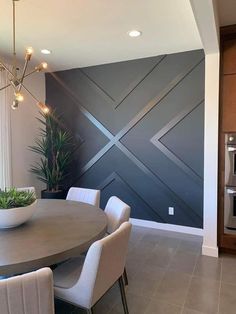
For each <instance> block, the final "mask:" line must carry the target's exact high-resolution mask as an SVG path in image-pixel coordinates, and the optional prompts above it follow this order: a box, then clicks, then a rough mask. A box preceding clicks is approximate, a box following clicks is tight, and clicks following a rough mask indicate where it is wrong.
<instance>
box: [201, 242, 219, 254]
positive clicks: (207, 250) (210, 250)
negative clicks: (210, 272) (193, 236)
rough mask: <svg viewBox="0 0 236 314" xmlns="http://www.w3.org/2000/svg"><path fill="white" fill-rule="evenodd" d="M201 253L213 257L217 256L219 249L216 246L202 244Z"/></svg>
mask: <svg viewBox="0 0 236 314" xmlns="http://www.w3.org/2000/svg"><path fill="white" fill-rule="evenodd" d="M202 255H207V256H213V257H219V249H218V247H217V246H216V247H213V246H206V245H203V246H202Z"/></svg>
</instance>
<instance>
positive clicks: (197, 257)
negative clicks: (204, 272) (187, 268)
mask: <svg viewBox="0 0 236 314" xmlns="http://www.w3.org/2000/svg"><path fill="white" fill-rule="evenodd" d="M198 260H199V255H196V261H195V265H194V267H193V271H192V273H191V276H190V280H189V285H188V288H187V291H186V296H185V300H184V304H183V306H182V310H181V313H180V314H183V313H184V308H185V304H186V301H187V296H188V293H189V290H190V286H191V283H192V279H193V277H194V272H195V270H196V267H197V263H198Z"/></svg>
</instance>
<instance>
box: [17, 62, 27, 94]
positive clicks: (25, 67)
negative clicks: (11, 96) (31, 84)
mask: <svg viewBox="0 0 236 314" xmlns="http://www.w3.org/2000/svg"><path fill="white" fill-rule="evenodd" d="M28 62H29V61H28V60H25V64H24V68H23V71H22V76H21V78H20V80H19V81H20V84H19V85H18V86H17V91H18V92H20V91H21V88H22V83H23V81H24V78H25V72H26V69H27V65H28Z"/></svg>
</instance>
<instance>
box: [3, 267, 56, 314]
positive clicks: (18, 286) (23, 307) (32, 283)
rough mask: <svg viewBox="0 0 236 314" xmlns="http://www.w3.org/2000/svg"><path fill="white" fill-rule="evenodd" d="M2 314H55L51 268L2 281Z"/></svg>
mask: <svg viewBox="0 0 236 314" xmlns="http://www.w3.org/2000/svg"><path fill="white" fill-rule="evenodd" d="M0 307H1V309H0V313H1V314H54V296H53V277H52V271H51V269H50V268H42V269H40V270H37V271H34V272H31V273H28V274H24V275H20V276H15V277H11V278H8V279H3V280H0Z"/></svg>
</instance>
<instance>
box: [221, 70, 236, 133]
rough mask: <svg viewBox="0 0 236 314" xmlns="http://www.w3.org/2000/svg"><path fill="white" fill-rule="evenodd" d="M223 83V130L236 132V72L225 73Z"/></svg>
mask: <svg viewBox="0 0 236 314" xmlns="http://www.w3.org/2000/svg"><path fill="white" fill-rule="evenodd" d="M222 84H223V95H222V107H223V108H222V109H223V110H222V131H223V132H236V74H232V75H224V76H223V80H222Z"/></svg>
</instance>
